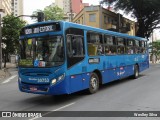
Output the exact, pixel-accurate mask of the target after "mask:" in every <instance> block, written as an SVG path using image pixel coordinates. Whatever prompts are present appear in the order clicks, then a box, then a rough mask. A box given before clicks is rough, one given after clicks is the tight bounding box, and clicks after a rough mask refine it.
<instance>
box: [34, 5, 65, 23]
mask: <svg viewBox="0 0 160 120" xmlns="http://www.w3.org/2000/svg"><path fill="white" fill-rule="evenodd" d="M37 12H44V15H45V20H46V21H47V20H63V16H64V13H63V10H62V9H61V8H59V7H58V6H53V5H50V6H47V7H45V8H44V10H36V11H34V12H33V15H37ZM34 19H35V18H34Z"/></svg>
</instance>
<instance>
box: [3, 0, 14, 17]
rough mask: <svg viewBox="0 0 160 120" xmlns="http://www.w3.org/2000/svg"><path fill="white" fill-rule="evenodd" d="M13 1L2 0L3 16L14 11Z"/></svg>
mask: <svg viewBox="0 0 160 120" xmlns="http://www.w3.org/2000/svg"><path fill="white" fill-rule="evenodd" d="M11 3H12V0H0V14H1V16H2V17H3V16H5V15H7V14H11V13H12V9H11V8H12V7H11Z"/></svg>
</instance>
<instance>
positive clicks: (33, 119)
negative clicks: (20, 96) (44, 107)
mask: <svg viewBox="0 0 160 120" xmlns="http://www.w3.org/2000/svg"><path fill="white" fill-rule="evenodd" d="M73 104H75V102H73V103H70V104H67V105H65V106H62V107H60V108H57V109H54V110H51V111H50V112H47V113H45V114H43V115H42V116H45V115H47V114H49V113H52V112H55V111H58V110H61V109H64V108H66V107H69V106H71V105H73ZM38 118H40V117H34V118H31V119H29V120H35V119H38Z"/></svg>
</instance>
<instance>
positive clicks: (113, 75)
mask: <svg viewBox="0 0 160 120" xmlns="http://www.w3.org/2000/svg"><path fill="white" fill-rule="evenodd" d="M102 79H103V82H102V83H103V84H104V83H108V82H111V81H114V80H116V79H117V69H116V68H112V69H107V70H105V71H104V72H102Z"/></svg>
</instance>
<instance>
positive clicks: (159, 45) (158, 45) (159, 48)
mask: <svg viewBox="0 0 160 120" xmlns="http://www.w3.org/2000/svg"><path fill="white" fill-rule="evenodd" d="M149 46H150V49H152V50H153V51H151V53H152V54H154V55H156V56H157V57H158V56H160V41H155V42H153V43H150V44H149Z"/></svg>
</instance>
